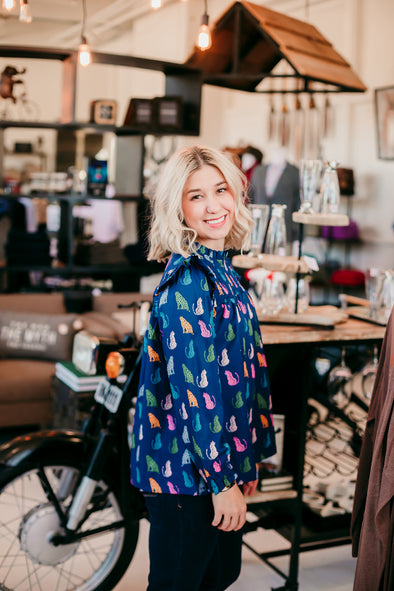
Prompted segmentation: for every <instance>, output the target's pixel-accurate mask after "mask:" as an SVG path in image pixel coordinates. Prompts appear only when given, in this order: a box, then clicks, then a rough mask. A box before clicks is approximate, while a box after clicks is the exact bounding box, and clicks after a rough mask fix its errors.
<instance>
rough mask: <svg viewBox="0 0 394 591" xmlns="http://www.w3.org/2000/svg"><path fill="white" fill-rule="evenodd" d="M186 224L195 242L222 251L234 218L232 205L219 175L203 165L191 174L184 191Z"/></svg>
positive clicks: (226, 186)
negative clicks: (194, 233)
mask: <svg viewBox="0 0 394 591" xmlns="http://www.w3.org/2000/svg"><path fill="white" fill-rule="evenodd" d="M182 211H183V215H184V218H185V224H186V225H187V226H188V227H189V228H192V229H193V230H195V231H196V232H197V242H199V244H203V245H204V246H206V247H208V248H211V249H213V250H223V249H224V242H225V238H226V236H227V235H228V234H229V232H230V230H231V228H232V226H233V223H234V218H235V201H234V196H233V194H232V192H231V191H230V188H229V186H228V184H227V182H226V180H225V178H224V176H223V175H222V173H221V172H220V171H219V170H218V169H217V168H215V167H214V166H209V165H208V164H204V165H203V166H202V167H201V168H200V169H198V170H196V171H195V172H193V173H192V174H191V175H190V176H189V178H188V180H187V182H186V184H185V186H184V189H183V194H182Z"/></svg>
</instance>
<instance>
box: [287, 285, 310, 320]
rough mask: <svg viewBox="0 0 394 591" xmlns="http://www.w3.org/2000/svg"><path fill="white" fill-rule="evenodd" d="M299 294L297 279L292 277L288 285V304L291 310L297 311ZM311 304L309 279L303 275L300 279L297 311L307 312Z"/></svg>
mask: <svg viewBox="0 0 394 591" xmlns="http://www.w3.org/2000/svg"><path fill="white" fill-rule="evenodd" d="M296 294H297V280H296V278H295V277H290V279H289V281H288V282H287V287H286V306H287V309H288V311H289V312H295V303H296ZM308 306H309V281H308V280H307V279H306V278H304V277H302V278H299V279H298V300H297V313H299V312H301V313H302V312H305V310H306V309H307V308H308Z"/></svg>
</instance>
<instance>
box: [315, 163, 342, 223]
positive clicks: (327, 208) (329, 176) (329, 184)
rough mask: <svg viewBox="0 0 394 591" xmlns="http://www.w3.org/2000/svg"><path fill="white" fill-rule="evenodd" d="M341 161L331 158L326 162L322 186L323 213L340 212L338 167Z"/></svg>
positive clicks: (321, 207)
mask: <svg viewBox="0 0 394 591" xmlns="http://www.w3.org/2000/svg"><path fill="white" fill-rule="evenodd" d="M338 165H339V162H336V161H335V160H329V161H327V162H325V163H324V173H323V180H322V183H321V187H320V200H321V206H320V210H321V212H322V213H338V212H339V202H340V196H341V193H340V190H339V180H338V173H337V167H338Z"/></svg>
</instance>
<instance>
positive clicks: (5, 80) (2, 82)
mask: <svg viewBox="0 0 394 591" xmlns="http://www.w3.org/2000/svg"><path fill="white" fill-rule="evenodd" d="M25 72H26V68H23V70H19V71H18V70H17V69H16V68H15V67H14V66H6V67H5V68H4V70H3V71H2V73H1V75H0V96H1V97H2V98H5V99H7V98H10V99H11V100H12V102H13V103H16V96H14V94H13V92H14V84H23V80H21V79H20V78H18V79H15V76H19V75H20V74H24V73H25Z"/></svg>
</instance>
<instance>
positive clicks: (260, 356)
mask: <svg viewBox="0 0 394 591" xmlns="http://www.w3.org/2000/svg"><path fill="white" fill-rule="evenodd" d="M144 353H145V355H144V358H143V362H142V367H141V377H140V384H139V391H138V397H137V402H136V408H135V416H134V424H133V432H132V444H131V482H132V484H133V485H134V486H136V487H138V488H139V489H141V490H142V491H147V492H156V493H172V494H189V495H196V494H206V493H208V492H213V493H216V494H217V493H218V492H220V491H221V490H222V489H223V488H224V487H225V486H227V485H228V484H229V483H231V482H233V481H234V480H236V481H237V483H238V484H243V483H245V482H250V481H252V480H255V479H256V462H258V461H260V460H263V459H264V458H267V457H270V456H271V455H273V454H274V453H275V452H276V447H275V435H274V428H273V421H272V408H271V396H270V389H269V382H268V375H267V367H266V360H265V356H264V352H263V348H262V342H261V337H260V329H259V323H258V320H257V317H256V313H255V309H254V306H253V304H252V301H251V299H250V297H249V294H248V293H247V292H246V291H245V290H244V289H243V287H242V286H241V284H240V282H239V277H238V275H237V273H236V272H235V271H234V269H233V267H232V265H231V262H230V260H229V258H228V256H227V253H225V252H222V251H214V250H210V249H208V248H206V247H204V246H200V247H199V250H198V253H197V254H193V255H191V256H190V257H188V258H184V257H182V256H179V255H173V256H172V257H171V259H170V260H169V262H168V265H167V267H166V270H165V272H164V274H163V277H162V280H161V283H160V285H159V287H158V288H157V289H156V291H155V294H154V297H153V308H152V312H151V317H150V321H149V325H148V329H147V332H146V335H145V340H144Z"/></svg>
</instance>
